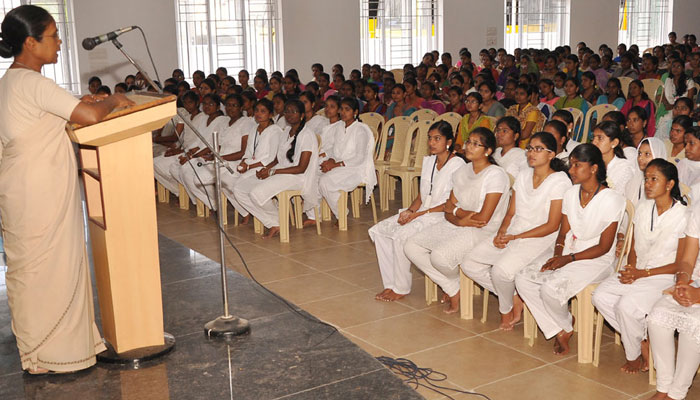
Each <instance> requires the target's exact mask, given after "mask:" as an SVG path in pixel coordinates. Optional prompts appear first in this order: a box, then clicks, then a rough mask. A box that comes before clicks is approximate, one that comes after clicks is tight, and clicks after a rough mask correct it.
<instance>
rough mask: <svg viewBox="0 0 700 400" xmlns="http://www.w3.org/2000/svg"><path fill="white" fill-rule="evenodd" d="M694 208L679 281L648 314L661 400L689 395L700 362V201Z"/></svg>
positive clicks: (681, 255) (681, 247) (681, 251)
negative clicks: (699, 242)
mask: <svg viewBox="0 0 700 400" xmlns="http://www.w3.org/2000/svg"><path fill="white" fill-rule="evenodd" d="M691 208H692V213H691V216H690V219H689V221H688V224H687V226H686V230H685V237H684V238H683V239H682V242H683V244H682V245H679V251H678V258H677V261H676V267H677V272H676V283H675V285H674V286H672V287H670V288H669V289H667V290H665V291H664V294H663V296H662V298H661V300H659V301H658V302H657V303H656V305H654V308H653V309H652V310H651V313H649V316H648V317H647V323H648V329H649V343H650V345H651V349H652V353H653V357H654V366H655V367H656V394H655V395H654V396H653V397H651V398H652V399H657V400H662V399H675V400H679V399H685V398H686V395H687V393H688V388H689V387H690V385H691V384H692V383H693V379H694V378H695V375H696V373H697V371H698V365H700V287H699V286H700V285H699V284H698V282H700V258H698V248H699V247H700V245H699V244H698V241H699V239H700V203H695V204H693V205H692V206H691ZM676 331H678V352H677V354H676V340H675V333H676Z"/></svg>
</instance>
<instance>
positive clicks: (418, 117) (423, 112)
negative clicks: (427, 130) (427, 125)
mask: <svg viewBox="0 0 700 400" xmlns="http://www.w3.org/2000/svg"><path fill="white" fill-rule="evenodd" d="M437 115H438V114H437V113H436V112H435V111H433V110H431V109H429V108H421V109H419V110H416V111H414V112H413V113H412V114H411V115H409V116H408V118H410V119H411V121H413V122H418V121H425V120H429V121H432V120H434V119H435V118H436V117H437Z"/></svg>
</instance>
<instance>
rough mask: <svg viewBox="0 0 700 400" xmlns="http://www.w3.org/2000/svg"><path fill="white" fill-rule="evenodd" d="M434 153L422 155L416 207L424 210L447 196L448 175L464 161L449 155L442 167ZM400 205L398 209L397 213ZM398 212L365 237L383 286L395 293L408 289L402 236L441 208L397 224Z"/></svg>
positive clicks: (431, 220)
mask: <svg viewBox="0 0 700 400" xmlns="http://www.w3.org/2000/svg"><path fill="white" fill-rule="evenodd" d="M436 162H437V156H434V155H433V156H426V157H425V158H423V168H422V170H421V179H420V197H421V206H420V208H419V209H418V210H417V211H424V210H427V209H429V208H431V207H435V206H437V205H440V204H443V203H444V202H445V201H447V199H448V198H449V197H450V191H451V190H452V179H453V175H454V173H455V171H457V170H458V169H460V168H462V167H463V166H464V165H465V163H464V161H463V160H462V159H461V158H459V157H452V158H450V159H449V160H448V161H447V162H446V163H445V165H443V166H442V168H440V169H437V167H436ZM403 210H404V209H401V210H399V214H401V211H403ZM398 218H399V215H398V214H397V215H394V216H393V217H389V218H387V219H385V220H383V221H380V222H379V223H378V224H376V225H374V226H373V227H371V228H370V229H369V237H370V238H371V239H372V241H374V245H375V246H376V248H377V261H378V262H379V271H380V272H381V275H382V283H383V284H384V288H385V289H391V290H393V291H394V293H397V294H408V293H410V291H411V282H412V275H411V261H409V260H408V258H406V254H405V253H404V251H403V249H404V245H405V243H406V240H407V239H408V238H409V237H411V236H413V235H415V234H416V233H418V232H420V231H422V230H423V229H425V228H426V227H428V226H430V225H433V224H435V223H438V222H440V221H444V220H445V217H444V216H443V213H441V212H435V213H428V214H423V215H421V216H420V217H417V218H416V219H414V220H413V221H411V222H409V223H407V224H405V225H400V224H399V223H398Z"/></svg>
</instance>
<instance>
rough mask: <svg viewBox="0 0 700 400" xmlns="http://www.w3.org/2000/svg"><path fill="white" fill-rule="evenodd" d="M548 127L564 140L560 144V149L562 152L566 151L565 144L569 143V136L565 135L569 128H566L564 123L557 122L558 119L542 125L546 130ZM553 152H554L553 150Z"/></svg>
mask: <svg viewBox="0 0 700 400" xmlns="http://www.w3.org/2000/svg"><path fill="white" fill-rule="evenodd" d="M569 114H571V113H569ZM548 126H551V127H552V129H554V130H555V131H557V133H558V134H559V136H560V137H563V138H564V143H562V145H561V147H562V149H564V151H566V144H567V143H568V142H569V136H568V135H567V133H568V129H569V128H568V127H567V126H566V124H565V123H563V122H561V121H559V120H558V119H553V120H551V121H548V122H547V123H546V124H544V127H543V128H546V127H548ZM555 140H556V138H555ZM554 151H555V152H556V150H554Z"/></svg>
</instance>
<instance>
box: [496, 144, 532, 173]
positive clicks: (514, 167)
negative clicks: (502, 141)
mask: <svg viewBox="0 0 700 400" xmlns="http://www.w3.org/2000/svg"><path fill="white" fill-rule="evenodd" d="M502 151H503V148H502V147H498V148H497V149H496V151H494V152H493V159H494V160H496V162H497V163H498V165H499V166H501V167H502V168H503V169H505V170H506V172H507V173H508V174H509V175H510V176H512V177H513V178H515V177H516V176H518V174H519V173H520V171H525V170H526V169H528V168H530V167H529V166H528V164H527V156H526V155H525V150H523V149H521V148H520V147H513V148H512V149H510V150H508V152H506V155H503V154H502Z"/></svg>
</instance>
